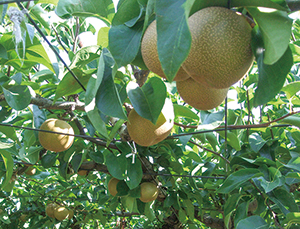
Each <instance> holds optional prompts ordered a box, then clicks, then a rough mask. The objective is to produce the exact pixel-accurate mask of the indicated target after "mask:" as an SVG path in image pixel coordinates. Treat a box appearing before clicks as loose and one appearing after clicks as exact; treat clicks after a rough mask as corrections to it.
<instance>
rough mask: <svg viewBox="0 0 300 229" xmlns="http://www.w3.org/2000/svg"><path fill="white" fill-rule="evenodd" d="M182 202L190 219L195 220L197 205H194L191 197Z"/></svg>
mask: <svg viewBox="0 0 300 229" xmlns="http://www.w3.org/2000/svg"><path fill="white" fill-rule="evenodd" d="M182 203H183V206H184V210H185V212H186V215H187V217H189V219H190V220H194V216H195V207H194V205H193V202H192V201H191V200H190V199H184V200H182Z"/></svg>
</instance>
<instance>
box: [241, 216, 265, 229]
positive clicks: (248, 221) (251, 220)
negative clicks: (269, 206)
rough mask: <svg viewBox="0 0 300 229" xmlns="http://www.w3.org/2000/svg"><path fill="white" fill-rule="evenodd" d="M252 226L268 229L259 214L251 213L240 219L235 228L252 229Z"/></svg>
mask: <svg viewBox="0 0 300 229" xmlns="http://www.w3.org/2000/svg"><path fill="white" fill-rule="evenodd" d="M253 228H259V229H268V228H269V225H268V224H267V223H266V221H265V220H264V219H263V218H261V217H260V216H258V215H253V216H250V217H247V218H245V219H242V220H240V221H239V223H238V224H237V226H236V229H253Z"/></svg>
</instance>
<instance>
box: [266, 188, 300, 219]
mask: <svg viewBox="0 0 300 229" xmlns="http://www.w3.org/2000/svg"><path fill="white" fill-rule="evenodd" d="M267 195H268V196H269V198H270V200H272V201H273V202H274V203H275V204H276V205H277V207H278V208H279V209H280V210H281V212H282V213H283V214H285V215H286V214H288V213H290V212H298V211H299V208H298V206H297V204H296V203H295V199H294V197H293V196H292V194H291V193H289V192H288V191H287V190H286V189H284V188H277V189H274V190H273V191H272V192H270V193H267Z"/></svg>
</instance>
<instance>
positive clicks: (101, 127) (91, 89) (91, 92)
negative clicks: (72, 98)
mask: <svg viewBox="0 0 300 229" xmlns="http://www.w3.org/2000/svg"><path fill="white" fill-rule="evenodd" d="M105 58H107V57H106V56H105V55H102V54H101V56H100V59H99V67H98V72H97V77H94V75H92V77H91V78H90V79H89V82H88V84H87V87H86V93H85V107H84V109H85V111H86V113H87V116H88V118H89V119H90V121H91V123H92V124H93V126H94V128H95V129H96V130H97V131H98V133H99V134H101V135H102V136H103V137H105V138H106V139H108V133H107V129H106V126H105V122H104V121H103V120H102V118H101V114H100V111H99V109H98V108H97V107H96V102H95V96H96V94H97V91H98V88H99V87H100V85H101V82H102V79H103V75H104V70H105V60H104V59H105Z"/></svg>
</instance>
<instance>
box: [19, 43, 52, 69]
mask: <svg viewBox="0 0 300 229" xmlns="http://www.w3.org/2000/svg"><path fill="white" fill-rule="evenodd" d="M25 57H26V58H27V59H28V62H29V63H30V62H33V63H35V64H43V65H45V66H46V67H47V68H48V69H49V70H51V71H52V72H54V73H55V71H54V68H53V65H52V62H51V61H50V59H49V56H48V54H47V52H46V50H45V49H44V47H43V45H42V44H38V45H33V46H30V47H28V48H26V53H25ZM21 67H22V66H21Z"/></svg>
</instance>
